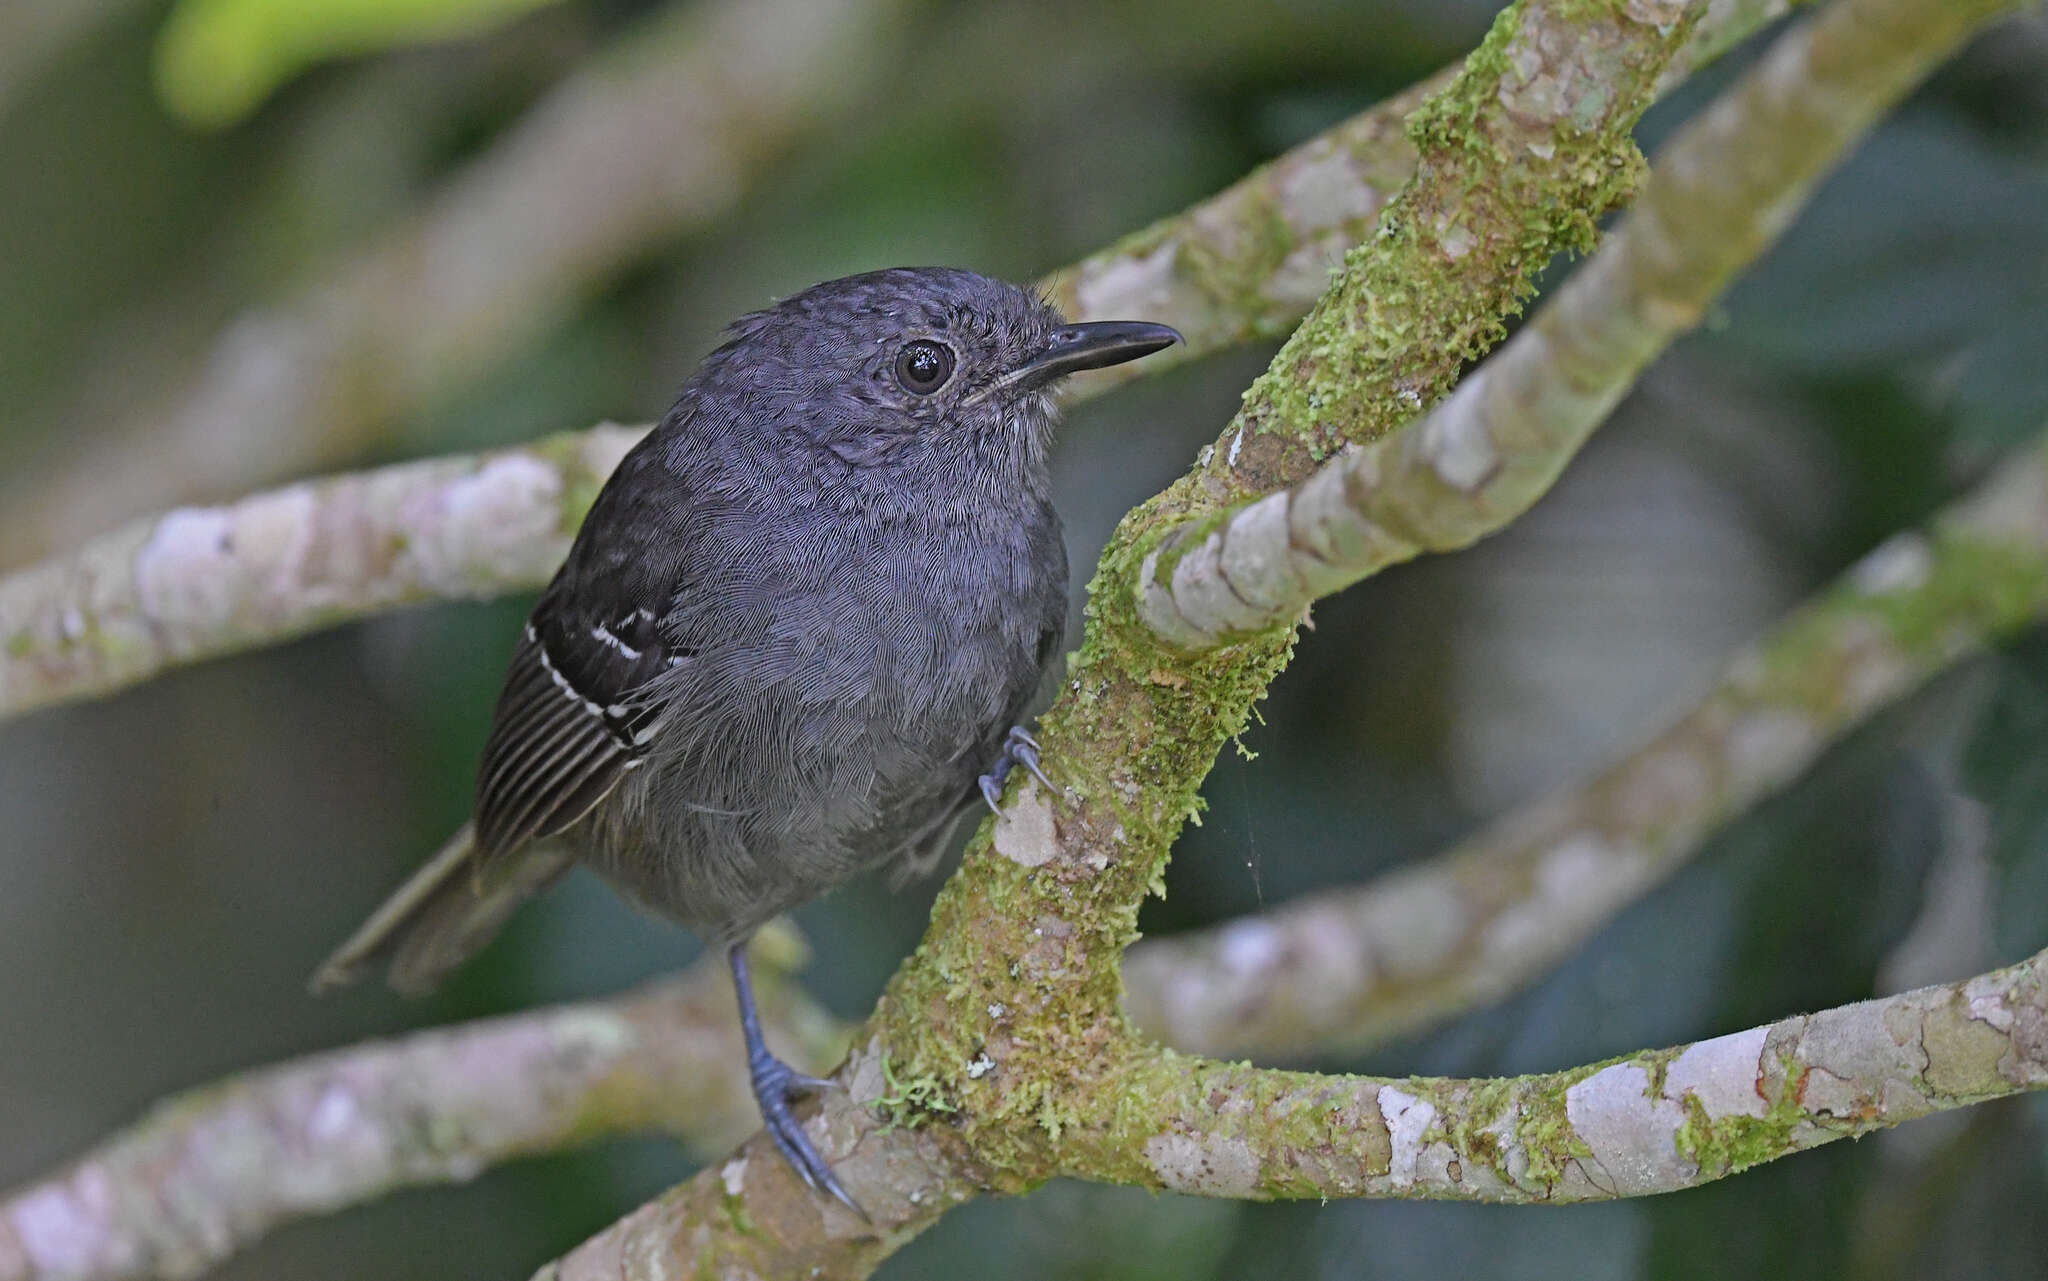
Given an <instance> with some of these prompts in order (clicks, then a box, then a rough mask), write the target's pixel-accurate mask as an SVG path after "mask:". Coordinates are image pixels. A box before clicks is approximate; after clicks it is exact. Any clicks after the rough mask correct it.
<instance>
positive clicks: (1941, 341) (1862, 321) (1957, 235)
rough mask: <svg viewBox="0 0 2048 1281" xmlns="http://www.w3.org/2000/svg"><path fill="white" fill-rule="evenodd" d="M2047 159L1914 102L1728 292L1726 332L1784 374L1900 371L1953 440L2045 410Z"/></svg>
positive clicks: (2018, 423) (2016, 428)
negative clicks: (1954, 433) (1947, 418)
mask: <svg viewBox="0 0 2048 1281" xmlns="http://www.w3.org/2000/svg"><path fill="white" fill-rule="evenodd" d="M2043 208H2048V164H2043V163H2042V161H2041V160H2040V159H2038V158H2030V157H2027V156H2024V155H2019V154H2014V153H2013V152H2012V151H2010V150H2008V149H2005V148H2003V147H2001V146H2000V145H1999V144H1998V143H1997V142H1996V141H1995V140H1994V139H1993V138H1991V137H1989V136H1987V134H1986V133H1985V132H1984V131H1982V130H1976V129H1970V128H1965V127H1960V126H1959V125H1958V123H1957V122H1956V121H1955V119H1954V118H1953V117H1949V116H1944V115H1941V114H1938V113H1936V112H1933V111H1926V110H1922V111H1919V112H1914V113H1911V114H1908V115H1905V116H1902V117H1901V118H1900V119H1898V120H1897V121H1895V122H1893V123H1891V124H1890V125H1888V126H1887V127H1886V128H1885V129H1883V130H1880V131H1879V132H1877V133H1876V134H1873V135H1872V136H1871V138H1870V139H1869V140H1868V141H1867V142H1866V143H1865V144H1864V145H1863V146H1862V147H1861V148H1859V149H1858V151H1857V152H1856V153H1855V154H1854V155H1852V156H1851V157H1850V159H1849V161H1848V163H1847V164H1846V165H1844V166H1843V168H1842V170H1841V172H1840V173H1838V174H1836V175H1835V176H1834V177H1833V178H1831V179H1830V180H1829V181H1828V182H1827V183H1826V184H1825V185H1824V186H1823V187H1822V188H1821V190H1820V192H1819V194H1818V196H1817V197H1816V198H1815V200H1814V202H1813V204H1812V206H1811V207H1810V208H1809V209H1808V210H1807V211H1806V213H1805V214H1804V215H1803V216H1802V217H1801V219H1800V220H1799V223H1798V224H1797V225H1796V226H1794V227H1793V229H1792V230H1791V232H1790V233H1789V234H1788V235H1787V236H1786V237H1785V240H1784V242H1783V243H1781V244H1780V245H1779V246H1778V247H1777V248H1776V249H1774V250H1773V251H1772V252H1771V254H1770V255H1769V257H1768V258H1767V259H1766V261H1765V262H1764V264H1763V265H1762V266H1761V267H1760V268H1759V269H1758V270H1757V271H1754V272H1752V273H1750V274H1749V275H1748V276H1747V277H1745V278H1744V279H1743V280H1742V281H1740V282H1739V283H1737V285H1736V286H1735V287H1734V289H1732V290H1731V291H1730V293H1729V295H1728V298H1727V302H1726V312H1727V315H1728V318H1729V324H1728V328H1727V331H1726V333H1725V340H1726V341H1728V342H1730V343H1731V344H1733V345H1734V346H1736V347H1738V348H1740V349H1743V350H1746V351H1748V352H1751V353H1754V354H1756V355H1759V356H1761V357H1763V358H1764V359H1765V360H1768V361H1770V362H1771V363H1773V364H1776V365H1778V366H1780V367H1781V368H1783V369H1785V370H1787V371H1788V372H1792V373H1795V374H1802V375H1806V376H1816V375H1818V376H1821V377H1830V378H1839V377H1842V376H1845V375H1849V376H1854V375H1860V374H1868V373H1873V372H1881V373H1888V374H1894V375H1901V376H1903V377H1904V379H1905V381H1906V383H1907V384H1908V385H1910V386H1912V387H1913V388H1915V389H1916V390H1917V391H1918V392H1919V393H1920V397H1921V399H1922V401H1923V403H1926V404H1930V405H1933V406H1935V407H1938V408H1940V409H1943V410H1945V411H1948V412H1950V413H1952V414H1954V416H1955V418H1956V423H1957V426H1958V427H1959V428H1960V430H1961V434H1962V437H1963V440H1962V441H1961V442H1960V443H1962V444H1964V445H1966V446H1973V447H1976V448H1978V449H1983V448H1995V447H1998V446H2001V445H2010V444H2012V443H2013V442H2014V441H2015V440H2017V439H2018V438H2019V437H2020V436H2021V435H2024V434H2025V433H2028V432H2031V431H2033V430H2034V429H2036V428H2038V427H2039V426H2040V423H2041V420H2042V418H2043V417H2044V416H2048V379H2044V378H2043V377H2042V376H2041V375H2042V368H2041V363H2040V361H2039V360H2038V359H2034V358H2033V357H2034V356H2035V355H2037V354H2038V352H2039V351H2040V342H2041V329H2042V324H2043V322H2044V321H2048V218H2043V217H2042V216H2041V211H2042V209H2043Z"/></svg>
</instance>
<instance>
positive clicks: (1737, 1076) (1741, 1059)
mask: <svg viewBox="0 0 2048 1281" xmlns="http://www.w3.org/2000/svg"><path fill="white" fill-rule="evenodd" d="M1769 1034H1770V1029H1769V1028H1768V1027H1755V1028H1750V1029H1749V1030H1748V1031H1745V1032H1735V1033H1731V1034H1729V1035H1728V1036H1717V1037H1715V1038H1714V1039H1712V1040H1710V1041H1700V1042H1697V1043H1695V1044H1693V1045H1689V1046H1687V1047H1686V1049H1685V1051H1684V1052H1683V1053H1682V1054H1680V1055H1679V1056H1678V1057H1677V1058H1675V1059H1673V1060H1672V1061H1671V1063H1670V1065H1669V1066H1668V1067H1666V1068H1665V1070H1664V1097H1665V1098H1667V1099H1671V1100H1674V1101H1676V1100H1677V1099H1679V1098H1680V1097H1682V1096H1684V1095H1687V1094H1690V1095H1692V1096H1693V1097H1694V1098H1696V1099H1698V1100H1699V1102H1700V1106H1701V1107H1702V1108H1705V1109H1706V1113H1707V1115H1708V1116H1709V1117H1711V1118H1713V1119H1714V1120H1720V1119H1721V1118H1722V1117H1726V1116H1753V1117H1762V1116H1763V1115H1765V1114H1766V1113H1768V1112H1769V1111H1770V1105H1769V1104H1768V1103H1767V1102H1765V1100H1764V1096H1763V1094H1762V1093H1761V1092H1760V1091H1759V1090H1758V1089H1757V1082H1758V1080H1759V1078H1760V1077H1761V1076H1762V1073H1763V1054H1764V1041H1765V1038H1766V1037H1767V1036H1768V1035H1769Z"/></svg>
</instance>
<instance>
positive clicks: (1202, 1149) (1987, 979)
mask: <svg viewBox="0 0 2048 1281" xmlns="http://www.w3.org/2000/svg"><path fill="white" fill-rule="evenodd" d="M2044 967H2048V952H2041V953H2037V954H2035V955H2034V956H2032V957H2029V958H2028V959H2027V960H2025V961H2022V962H2021V963H2019V964H2017V965H2014V966H2010V967H2008V968H2006V969H2001V970H1994V971H1992V972H1991V973H1989V974H1984V975H1980V976H1979V977H1977V978H1973V979H1968V980H1965V981H1963V982H1959V983H1951V984H1946V985H1943V986H1938V987H1927V988H1921V989H1919V990H1918V991H1914V992H1907V993H1904V994H1902V995H1899V996H1892V997H1887V998H1884V999H1882V1000H1875V1001H1863V1002H1859V1003H1858V1004H1855V1005H1846V1006H1842V1007H1840V1008H1837V1009H1833V1010H1827V1011H1823V1012H1822V1013H1819V1014H1813V1015H1795V1016H1794V1017H1792V1018H1787V1019H1781V1020H1779V1021H1778V1022H1776V1023H1772V1024H1769V1025H1767V1026H1764V1027H1757V1028H1751V1029H1749V1030H1748V1031H1746V1032H1736V1033H1733V1034H1731V1035H1728V1036H1722V1037H1716V1038H1714V1039H1713V1040H1709V1041H1700V1042H1696V1043H1695V1044H1692V1045H1688V1046H1679V1047H1675V1048H1672V1049H1665V1050H1647V1051H1644V1052H1642V1053H1639V1054H1632V1055H1628V1056H1625V1057H1623V1058H1620V1059H1615V1060H1612V1061H1609V1062H1607V1063H1597V1064H1592V1065H1589V1066H1587V1067H1581V1068H1573V1069H1570V1070H1568V1071H1564V1072H1552V1073H1546V1074H1543V1075H1540V1076H1526V1077H1514V1078H1507V1079H1500V1080H1473V1081H1463V1080H1445V1079H1432V1078H1424V1077H1401V1078H1382V1077H1343V1076H1323V1075H1318V1074H1315V1073H1304V1072H1280V1071H1273V1070H1270V1069H1261V1068H1254V1067H1251V1066H1248V1065H1245V1064H1235V1063H1218V1062H1214V1061H1208V1060H1190V1059H1186V1058H1181V1057H1179V1056H1176V1055H1173V1054H1171V1053H1160V1054H1156V1055H1150V1056H1146V1057H1143V1058H1141V1059H1139V1060H1138V1061H1137V1062H1135V1063H1134V1064H1133V1065H1132V1067H1131V1068H1130V1069H1129V1070H1128V1071H1127V1072H1126V1073H1125V1074H1124V1076H1123V1078H1122V1082H1121V1086H1120V1090H1119V1095H1120V1100H1121V1102H1120V1106H1119V1107H1118V1108H1117V1109H1116V1111H1115V1112H1114V1113H1112V1114H1109V1115H1105V1116H1103V1117H1100V1118H1097V1119H1096V1121H1095V1124H1092V1125H1090V1126H1087V1127H1085V1128H1083V1129H1082V1130H1080V1131H1078V1132H1075V1133H1072V1134H1070V1135H1068V1136H1067V1138H1066V1139H1065V1140H1064V1142H1063V1150H1064V1151H1065V1152H1067V1154H1068V1157H1069V1159H1068V1162H1067V1164H1066V1167H1065V1169H1064V1170H1063V1172H1064V1173H1067V1174H1071V1175H1075V1176H1078V1177H1082V1178H1094V1179H1101V1180H1105V1181H1110V1182H1116V1183H1131V1184H1137V1185H1140V1186H1148V1187H1155V1188H1170V1189H1173V1190H1175V1191H1180V1192H1192V1193H1197V1194H1200V1195H1206V1196H1228V1197H1250V1198H1256V1199H1261V1200H1269V1199H1281V1198H1288V1199H1298V1198H1305V1197H1319V1198H1320V1197H1339V1196H1401V1197H1426V1198H1432V1199H1439V1200H1460V1201H1508V1202H1541V1203H1545V1204H1562V1203H1566V1202H1573V1201H1597V1200H1612V1199H1615V1198H1619V1197H1631V1196H1648V1195H1651V1194H1654V1193H1659V1192H1673V1191H1677V1190H1678V1189H1680V1188H1687V1187H1693V1186H1695V1185H1697V1184H1701V1183H1707V1182H1711V1181H1713V1180H1715V1179H1719V1178H1722V1177H1725V1176H1726V1175H1729V1174H1733V1173H1736V1172H1738V1171H1740V1170H1744V1169H1747V1168H1749V1167H1750V1166H1753V1165H1759V1164H1761V1163H1763V1162H1765V1161H1772V1160H1776V1159H1777V1158H1779V1157H1781V1156H1786V1155H1789V1154H1790V1153H1793V1152H1799V1151H1803V1150H1805V1149H1807V1148H1812V1147H1818V1146H1819V1145H1821V1144H1823V1143H1831V1142H1833V1141H1834V1140H1836V1139H1841V1138H1850V1137H1854V1136H1856V1135H1861V1134H1867V1133H1869V1132H1871V1131H1872V1130H1877V1129H1883V1128H1886V1127H1889V1126H1894V1125H1897V1124H1899V1123H1900V1122H1902V1121H1909V1120H1912V1119H1914V1118H1917V1117H1922V1116H1926V1115H1928V1114H1929V1113H1932V1112H1938V1111H1943V1110H1946V1109H1949V1108H1956V1107H1965V1106H1968V1105H1970V1104H1973V1103H1981V1102H1984V1101H1985V1100H1987V1099H1995V1098H2002V1097H2006V1096H2008V1095H2012V1094H2018V1093H2021V1092H2023V1091H2027V1090H2035V1089H2039V1088H2041V1087H2042V1086H2044V1085H2048V969H2044Z"/></svg>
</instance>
